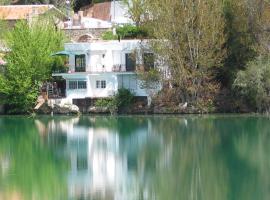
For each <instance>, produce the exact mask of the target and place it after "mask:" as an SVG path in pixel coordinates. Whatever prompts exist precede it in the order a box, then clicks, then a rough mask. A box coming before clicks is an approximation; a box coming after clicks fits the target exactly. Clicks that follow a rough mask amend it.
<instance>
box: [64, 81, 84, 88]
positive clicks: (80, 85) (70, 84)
mask: <svg viewBox="0 0 270 200" xmlns="http://www.w3.org/2000/svg"><path fill="white" fill-rule="evenodd" d="M68 88H69V89H70V90H76V89H86V88H87V87H86V81H77V80H76V81H69V82H68Z"/></svg>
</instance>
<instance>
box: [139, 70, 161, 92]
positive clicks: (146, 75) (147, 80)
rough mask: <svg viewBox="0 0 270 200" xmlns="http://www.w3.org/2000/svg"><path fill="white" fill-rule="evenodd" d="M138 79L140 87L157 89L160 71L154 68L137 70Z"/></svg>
mask: <svg viewBox="0 0 270 200" xmlns="http://www.w3.org/2000/svg"><path fill="white" fill-rule="evenodd" d="M138 75H139V79H140V80H141V87H142V88H145V89H154V90H155V89H158V88H159V85H160V82H161V77H160V73H159V71H158V70H156V69H150V70H149V71H146V72H139V73H138Z"/></svg>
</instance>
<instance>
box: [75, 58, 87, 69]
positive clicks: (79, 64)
mask: <svg viewBox="0 0 270 200" xmlns="http://www.w3.org/2000/svg"><path fill="white" fill-rule="evenodd" d="M85 66H86V64H85V55H84V54H82V55H75V72H85Z"/></svg>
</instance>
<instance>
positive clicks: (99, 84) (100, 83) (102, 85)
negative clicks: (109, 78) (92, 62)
mask: <svg viewBox="0 0 270 200" xmlns="http://www.w3.org/2000/svg"><path fill="white" fill-rule="evenodd" d="M96 88H106V81H105V80H101V81H100V80H98V81H96Z"/></svg>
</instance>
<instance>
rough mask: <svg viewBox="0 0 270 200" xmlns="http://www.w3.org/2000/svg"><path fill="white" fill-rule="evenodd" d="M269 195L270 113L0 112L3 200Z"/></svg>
mask: <svg viewBox="0 0 270 200" xmlns="http://www.w3.org/2000/svg"><path fill="white" fill-rule="evenodd" d="M90 199H91V200H269V199H270V118H268V117H264V116H251V115H239V116H237V115H206V116H199V115H194V116H120V117H115V116H112V117H111V116H82V117H79V118H78V117H49V116H46V117H45V116H44V117H37V118H34V119H33V118H27V117H9V116H5V117H0V200H90Z"/></svg>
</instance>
